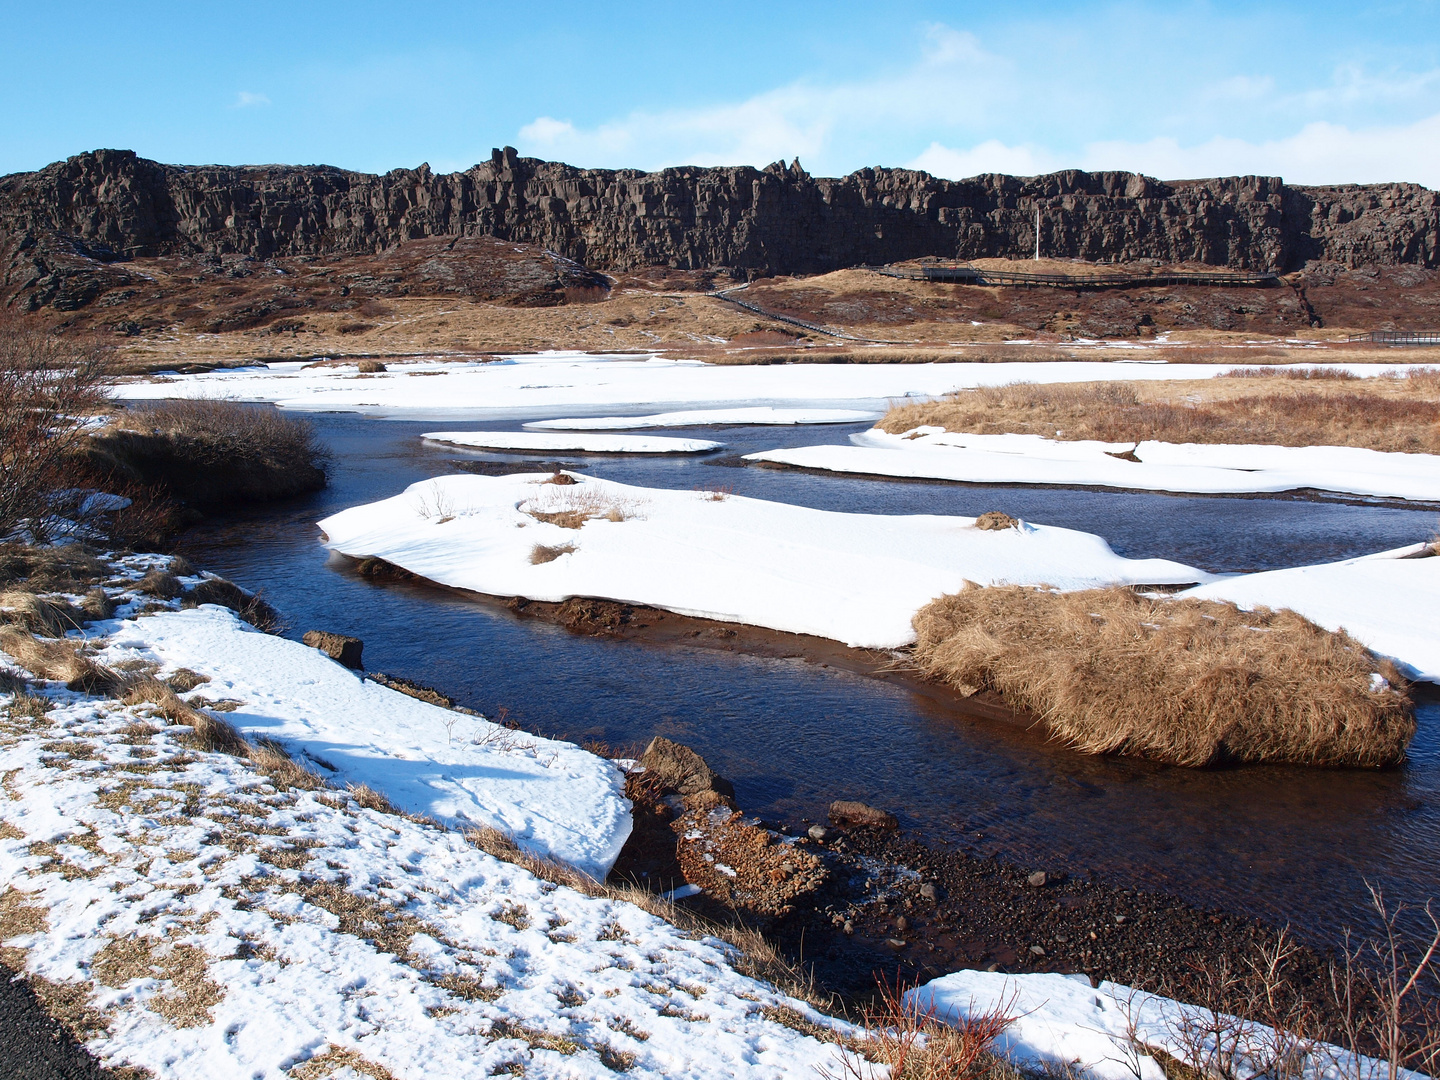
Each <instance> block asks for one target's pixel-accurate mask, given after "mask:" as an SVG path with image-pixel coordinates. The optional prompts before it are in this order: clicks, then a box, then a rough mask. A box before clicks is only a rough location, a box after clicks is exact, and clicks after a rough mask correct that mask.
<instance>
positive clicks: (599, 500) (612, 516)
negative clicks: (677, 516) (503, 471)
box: [520, 484, 640, 529]
mask: <svg viewBox="0 0 1440 1080" xmlns="http://www.w3.org/2000/svg"><path fill="white" fill-rule="evenodd" d="M544 492H545V494H544V495H542V496H536V497H535V498H534V499H531V500H528V501H527V502H525V503H522V504H521V507H520V509H521V510H522V511H523V512H524V513H526V514H529V515H530V516H531V517H533V518H534V519H535V520H536V521H543V522H545V523H546V524H549V525H559V526H560V527H561V528H562V529H578V528H580V527H581V526H583V525H584V524H585V523H586V522H587V521H591V520H594V519H603V520H605V521H627V520H629V519H630V518H633V517H637V516H639V505H640V504H639V503H638V502H637V501H636V500H634V499H622V498H619V497H617V496H615V495H607V494H606V493H605V492H603V491H600V490H597V489H595V488H593V487H588V486H585V485H578V484H577V485H574V486H570V487H554V486H549V485H548V484H547V486H546V487H545V488H544Z"/></svg>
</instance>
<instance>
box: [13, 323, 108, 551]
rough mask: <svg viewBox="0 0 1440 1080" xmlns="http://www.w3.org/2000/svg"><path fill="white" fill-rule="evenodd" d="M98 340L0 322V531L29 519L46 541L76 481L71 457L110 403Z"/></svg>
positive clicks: (33, 532) (31, 529)
mask: <svg viewBox="0 0 1440 1080" xmlns="http://www.w3.org/2000/svg"><path fill="white" fill-rule="evenodd" d="M105 360H106V355H105V352H104V350H103V349H101V348H99V347H98V346H95V345H91V344H87V343H86V342H84V341H81V340H77V339H73V338H61V337H57V336H55V335H53V334H48V333H45V332H44V331H43V330H40V329H38V328H28V327H24V326H22V325H20V324H19V322H18V321H16V320H14V319H11V318H8V317H7V318H5V319H3V320H0V537H6V536H9V535H11V534H12V533H14V531H15V530H16V529H17V528H19V527H21V526H22V525H24V526H25V527H26V528H27V529H28V531H29V533H30V535H31V536H33V537H35V538H36V539H42V540H43V539H45V538H46V534H47V532H48V530H49V528H50V524H49V517H50V513H51V509H52V507H51V502H52V497H53V495H54V493H55V492H56V491H58V490H60V489H63V488H70V487H74V486H75V485H74V484H73V483H72V482H70V480H69V478H68V468H67V466H68V460H69V458H70V456H71V454H72V453H73V452H74V451H75V449H76V447H77V446H79V445H80V444H81V442H82V441H83V440H84V439H85V436H86V424H87V422H88V420H89V417H90V416H91V415H93V414H95V413H97V412H101V411H104V409H105V408H106V407H107V398H106V384H107V381H108V375H107V372H106V369H105Z"/></svg>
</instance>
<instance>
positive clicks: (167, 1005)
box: [90, 936, 225, 1028]
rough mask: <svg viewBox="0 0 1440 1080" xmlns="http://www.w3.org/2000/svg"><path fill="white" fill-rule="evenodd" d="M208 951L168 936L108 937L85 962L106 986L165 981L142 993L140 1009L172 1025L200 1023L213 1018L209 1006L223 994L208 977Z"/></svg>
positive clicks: (118, 987)
mask: <svg viewBox="0 0 1440 1080" xmlns="http://www.w3.org/2000/svg"><path fill="white" fill-rule="evenodd" d="M208 964H209V954H207V953H206V952H205V950H204V949H202V948H200V947H199V946H197V945H189V944H185V943H183V942H176V941H173V940H170V939H169V938H153V937H148V936H131V937H124V938H119V937H116V938H111V939H110V940H109V941H107V942H106V943H105V945H104V946H103V947H102V948H101V949H100V951H99V952H97V953H96V954H95V956H94V958H93V959H92V960H91V961H90V973H91V974H92V975H93V976H94V977H95V978H96V980H98V981H99V982H100V983H103V984H104V985H105V986H109V987H113V988H114V989H116V990H120V989H124V988H125V987H127V986H129V985H130V984H132V983H134V982H146V981H149V980H152V979H159V980H162V981H163V982H165V983H168V984H169V985H168V986H167V987H165V988H164V989H163V990H161V991H159V992H158V993H154V994H151V995H147V996H146V997H145V1007H146V1008H148V1009H149V1010H150V1011H151V1012H154V1013H157V1014H159V1015H160V1016H163V1017H165V1019H166V1020H169V1021H170V1023H171V1024H173V1025H174V1026H175V1027H177V1028H187V1027H201V1026H203V1025H205V1024H208V1023H210V1022H211V1021H212V1020H213V1019H214V1018H213V1017H212V1016H211V1015H210V1007H211V1006H212V1005H214V1004H215V1003H217V1002H218V1001H220V1000H221V999H222V998H223V997H224V996H225V992H224V991H223V990H222V989H221V988H220V986H219V985H218V984H217V983H215V982H213V981H212V980H211V979H210V978H209V977H208V975H207V971H208Z"/></svg>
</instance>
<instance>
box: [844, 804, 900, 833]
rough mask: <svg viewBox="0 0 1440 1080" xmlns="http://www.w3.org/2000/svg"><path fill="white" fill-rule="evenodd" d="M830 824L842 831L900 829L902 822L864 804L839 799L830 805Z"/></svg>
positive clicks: (886, 812) (885, 812)
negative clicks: (867, 828) (865, 828)
mask: <svg viewBox="0 0 1440 1080" xmlns="http://www.w3.org/2000/svg"><path fill="white" fill-rule="evenodd" d="M830 823H831V824H832V825H836V826H838V827H839V828H842V829H855V828H862V827H869V828H872V829H898V828H899V827H900V822H899V821H898V820H896V818H895V815H894V814H891V813H889V812H888V811H885V810H877V809H875V807H873V806H867V805H866V804H865V803H863V802H850V801H848V800H846V799H837V800H836V801H835V802H832V803H831V804H830Z"/></svg>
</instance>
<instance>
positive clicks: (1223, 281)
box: [861, 265, 1280, 289]
mask: <svg viewBox="0 0 1440 1080" xmlns="http://www.w3.org/2000/svg"><path fill="white" fill-rule="evenodd" d="M861 269H864V270H870V271H873V272H874V273H877V274H884V275H886V276H887V277H896V278H907V279H908V280H910V281H949V282H955V283H957V284H961V285H1018V286H1021V287H1027V288H1051V289H1134V288H1147V287H1151V286H1157V285H1158V286H1163V285H1210V286H1218V287H1222V288H1224V287H1229V288H1232V289H1234V288H1248V289H1254V288H1266V287H1268V286H1271V285H1276V284H1279V282H1280V277H1279V275H1278V274H1270V273H1235V272H1223V271H1216V272H1214V273H1207V272H1204V271H1199V272H1192V271H1185V272H1180V273H1169V274H1022V273H1018V272H1016V271H1012V270H986V269H982V268H981V267H978V266H969V265H966V266H914V267H909V266H907V267H894V266H865V267H862V268H861Z"/></svg>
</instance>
